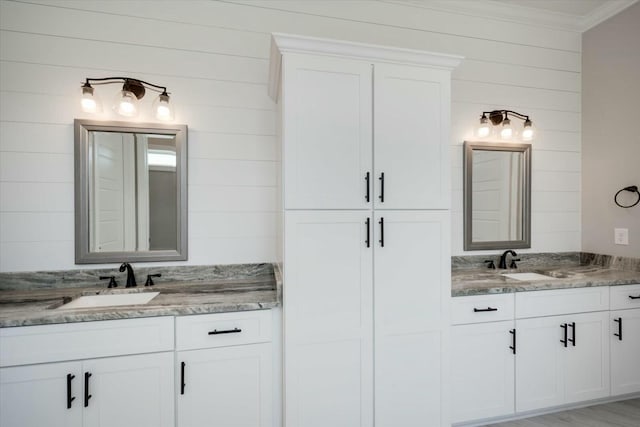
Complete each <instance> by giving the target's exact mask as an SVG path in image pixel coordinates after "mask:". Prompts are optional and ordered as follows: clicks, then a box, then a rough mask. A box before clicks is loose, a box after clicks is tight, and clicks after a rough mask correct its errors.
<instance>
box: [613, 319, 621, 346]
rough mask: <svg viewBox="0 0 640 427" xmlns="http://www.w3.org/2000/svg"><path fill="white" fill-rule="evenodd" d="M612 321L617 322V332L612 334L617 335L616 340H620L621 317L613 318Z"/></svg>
mask: <svg viewBox="0 0 640 427" xmlns="http://www.w3.org/2000/svg"><path fill="white" fill-rule="evenodd" d="M613 321H614V322H616V323H617V324H618V333H617V334H613V336H614V337H618V341H622V317H618V318H617V319H613Z"/></svg>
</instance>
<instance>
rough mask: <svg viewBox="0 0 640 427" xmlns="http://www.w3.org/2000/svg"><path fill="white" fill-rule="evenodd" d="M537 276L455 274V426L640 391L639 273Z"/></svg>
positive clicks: (540, 272)
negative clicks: (532, 278) (639, 368)
mask: <svg viewBox="0 0 640 427" xmlns="http://www.w3.org/2000/svg"><path fill="white" fill-rule="evenodd" d="M536 271H537V273H534V274H533V275H530V276H529V277H535V278H536V279H537V280H518V279H513V278H509V277H505V276H503V275H501V274H500V273H499V272H498V273H496V272H490V273H487V270H477V271H458V272H455V271H454V274H453V285H452V295H453V297H454V298H453V299H452V328H451V334H452V352H451V354H452V362H451V363H452V420H453V423H454V424H456V425H484V424H487V423H489V422H492V421H496V420H501V419H508V418H514V417H522V416H526V415H528V414H534V413H540V412H543V411H547V410H549V409H551V408H558V407H563V406H568V405H577V404H581V403H585V402H590V401H594V402H595V401H602V400H617V399H625V398H628V397H632V396H637V395H639V394H640V371H638V369H637V361H638V358H639V357H640V272H638V271H622V270H613V269H607V268H598V267H594V266H574V267H569V268H568V267H562V268H554V269H536ZM505 273H513V271H508V272H507V271H505ZM536 275H537V276H538V277H537V276H536ZM554 276H555V277H554ZM515 277H518V276H517V275H516V276H515ZM521 277H527V276H526V275H525V276H521Z"/></svg>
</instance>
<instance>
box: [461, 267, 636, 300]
mask: <svg viewBox="0 0 640 427" xmlns="http://www.w3.org/2000/svg"><path fill="white" fill-rule="evenodd" d="M523 272H531V273H539V274H544V275H548V276H551V277H549V279H543V280H535V281H521V280H517V279H511V278H508V277H504V276H502V275H501V274H505V273H523ZM636 283H640V271H627V270H621V269H613V268H606V267H602V266H597V265H575V266H567V265H562V266H555V267H554V266H549V267H544V268H534V269H522V270H520V269H519V270H489V269H487V268H482V269H460V270H456V269H454V270H453V271H452V274H451V296H453V297H458V296H468V295H485V294H503V293H511V292H524V291H541V290H551V289H567V288H583V287H591V286H614V285H629V284H636Z"/></svg>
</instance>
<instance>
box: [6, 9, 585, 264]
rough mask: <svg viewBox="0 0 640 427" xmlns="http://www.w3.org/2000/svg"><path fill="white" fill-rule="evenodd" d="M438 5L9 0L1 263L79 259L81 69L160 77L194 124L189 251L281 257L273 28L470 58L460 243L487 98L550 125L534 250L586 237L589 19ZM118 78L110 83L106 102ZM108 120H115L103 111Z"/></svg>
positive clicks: (183, 117)
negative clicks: (473, 148)
mask: <svg viewBox="0 0 640 427" xmlns="http://www.w3.org/2000/svg"><path fill="white" fill-rule="evenodd" d="M431 6H432V5H431V4H430V3H429V1H428V0H425V1H424V2H412V3H411V4H408V3H403V2H397V1H323V0H307V1H298V0H282V1H280V0H268V1H267V0H265V1H236V2H231V1H229V2H227V1H135V0H134V1H91V0H82V1H79V0H78V1H71V0H67V1H64V0H61V1H58V0H55V1H45V0H34V1H30V2H28V3H27V2H14V1H7V0H2V1H1V2H0V91H1V93H0V95H1V97H0V156H1V157H0V271H29V270H47V269H70V268H76V267H77V266H74V263H73V262H74V261H73V260H74V254H73V251H74V244H73V128H72V122H73V119H74V118H88V116H86V115H84V114H83V113H82V112H81V111H80V110H79V106H78V95H79V86H80V83H81V82H82V81H83V80H84V78H85V77H103V76H109V75H127V76H131V77H136V78H140V79H143V80H148V81H151V82H155V83H159V84H162V85H166V86H167V87H169V89H170V90H171V91H172V93H173V95H174V97H173V99H174V101H175V104H176V106H177V108H178V111H177V117H176V122H178V123H186V124H187V125H188V126H189V254H190V256H189V261H188V262H187V263H188V264H193V265H196V264H225V263H242V262H263V261H272V260H274V258H275V253H274V251H275V234H276V232H275V210H276V200H275V198H276V191H275V184H276V167H277V164H276V159H277V157H276V153H275V136H274V135H275V120H276V119H275V106H274V104H273V103H272V101H271V100H270V99H269V98H268V96H267V73H268V55H269V42H270V33H271V32H285V33H294V34H303V35H311V36H319V37H330V38H336V39H344V40H353V41H360V42H366V43H376V44H383V45H392V46H400V47H407V48H415V49H423V50H429V51H435V52H442V53H451V54H458V55H463V56H465V57H466V59H465V61H464V62H463V64H462V65H461V66H460V68H459V69H457V70H456V71H455V72H454V74H453V94H452V95H453V98H452V99H453V107H452V109H453V111H452V119H453V129H452V141H451V150H452V162H453V180H452V182H453V184H452V192H453V193H452V194H453V244H452V247H453V254H462V253H464V252H463V250H462V169H461V165H462V141H463V140H465V139H467V138H470V137H471V136H472V129H473V126H474V125H475V123H476V121H477V118H478V115H479V112H480V111H482V110H487V109H492V108H508V109H513V110H516V111H520V112H523V113H528V114H529V115H531V117H532V118H533V119H534V120H535V122H536V124H537V126H538V130H539V133H540V136H539V137H538V138H537V139H536V141H535V142H534V155H533V246H532V249H531V251H535V252H547V251H573V250H579V249H580V145H581V144H580V86H581V83H580V67H581V54H580V51H581V35H580V33H577V32H570V31H562V30H558V29H553V28H545V27H540V26H528V25H523V24H520V23H514V22H509V21H505V20H499V19H495V20H493V19H492V20H489V19H486V18H479V17H474V16H472V15H470V14H453V13H451V12H445V11H440V10H437V9H434V8H431ZM115 90H116V87H115V86H107V87H104V88H101V89H100V94H101V95H102V97H103V101H104V100H106V101H110V100H111V97H112V96H114V95H113V94H114V93H115ZM148 98H151V97H148ZM145 101H147V102H150V100H147V99H145ZM101 118H103V119H118V118H117V117H115V116H113V114H111V113H110V112H108V111H105V113H104V115H103V116H101ZM138 120H140V121H149V120H151V118H150V117H145V116H141V117H140V118H139V119H138ZM85 267H86V266H85Z"/></svg>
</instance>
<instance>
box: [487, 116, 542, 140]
mask: <svg viewBox="0 0 640 427" xmlns="http://www.w3.org/2000/svg"><path fill="white" fill-rule="evenodd" d="M510 116H511V117H516V118H518V119H520V120H523V121H524V125H523V129H522V133H521V134H520V137H521V138H522V140H523V141H531V140H532V139H533V137H534V135H535V130H534V128H533V123H532V122H531V120H530V119H529V116H527V115H524V114H520V113H518V112H516V111H511V110H493V111H483V112H482V117H480V124H479V126H478V129H477V131H476V133H477V135H478V137H480V138H486V137H487V136H489V135H490V134H491V129H492V126H498V125H501V126H500V130H499V132H500V138H501V139H504V140H510V139H511V138H513V135H514V131H513V128H512V127H511V119H510V118H509V117H510Z"/></svg>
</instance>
